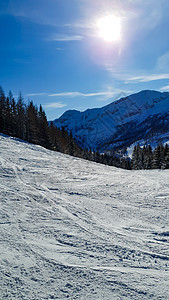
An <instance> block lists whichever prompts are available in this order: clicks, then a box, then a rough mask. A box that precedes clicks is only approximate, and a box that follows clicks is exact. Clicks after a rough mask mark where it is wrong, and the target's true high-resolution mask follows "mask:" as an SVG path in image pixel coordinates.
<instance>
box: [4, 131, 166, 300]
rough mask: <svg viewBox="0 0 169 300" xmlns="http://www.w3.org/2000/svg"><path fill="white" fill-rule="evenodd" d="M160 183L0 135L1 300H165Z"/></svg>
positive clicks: (159, 176)
mask: <svg viewBox="0 0 169 300" xmlns="http://www.w3.org/2000/svg"><path fill="white" fill-rule="evenodd" d="M168 177H169V170H165V171H159V170H150V171H127V170H122V169H116V168H114V167H109V166H105V165H100V164H96V163H94V162H89V161H85V160H82V159H78V158H75V157H70V156H68V155H64V154H61V153H57V152H52V151H50V150H46V149H44V148H42V147H40V146H37V145H31V144H28V143H26V142H23V141H19V140H17V139H14V138H10V137H7V136H4V135H0V194H1V199H0V240H1V242H0V299H18V300H19V299H24V300H30V299H34V300H35V299H36V300H42V299H43V300H47V299H48V300H49V299H59V300H64V299H72V300H74V299H81V300H103V299H104V300H112V299H113V300H118V299H122V300H129V299H130V300H136V299H137V300H143V299H144V300H148V299H151V300H157V299H159V300H160V299H165V300H167V299H169V290H168V282H169V252H168V244H169V214H168V203H169V185H168ZM131 191H132V193H131Z"/></svg>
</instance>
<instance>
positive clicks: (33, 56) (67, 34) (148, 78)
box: [0, 0, 169, 120]
mask: <svg viewBox="0 0 169 300" xmlns="http://www.w3.org/2000/svg"><path fill="white" fill-rule="evenodd" d="M107 15H116V16H118V17H119V18H120V22H121V37H120V39H119V40H117V41H113V42H107V41H105V40H104V39H103V38H101V37H100V36H99V32H98V27H97V21H98V20H99V19H100V18H102V17H104V16H107ZM168 28H169V1H168V0H158V1H157V0H1V1H0V36H1V41H0V43H1V45H0V85H1V86H2V87H3V89H4V90H5V93H6V94H7V93H8V91H9V90H12V92H13V94H14V96H16V97H17V95H18V93H19V91H21V92H22V94H23V96H24V99H25V101H28V100H29V99H31V100H33V101H34V103H35V104H37V105H39V104H40V103H41V104H42V105H43V107H44V109H45V111H46V114H47V117H48V119H49V120H52V119H55V118H57V117H59V116H60V115H61V114H62V113H63V112H64V111H66V110H68V109H78V110H85V109H87V108H93V107H101V106H104V105H106V104H108V103H110V102H112V101H114V100H117V99H119V98H120V97H121V96H124V95H129V94H131V93H133V92H137V91H140V90H143V89H155V90H160V91H169V34H168Z"/></svg>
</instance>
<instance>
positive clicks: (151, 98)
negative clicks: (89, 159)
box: [54, 90, 169, 151]
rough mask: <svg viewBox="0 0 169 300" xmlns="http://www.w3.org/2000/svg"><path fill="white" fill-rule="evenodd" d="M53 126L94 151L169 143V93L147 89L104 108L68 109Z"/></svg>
mask: <svg viewBox="0 0 169 300" xmlns="http://www.w3.org/2000/svg"><path fill="white" fill-rule="evenodd" d="M54 124H55V125H56V126H58V127H61V126H64V127H65V128H66V129H67V130H68V131H70V130H71V131H72V133H73V136H74V137H75V139H76V140H77V141H78V142H79V143H80V144H81V145H82V146H85V147H88V148H91V149H99V150H101V151H106V150H110V149H122V148H127V147H129V146H130V145H131V144H133V143H135V142H137V141H139V140H144V141H145V142H146V141H147V142H149V143H151V142H152V141H153V143H154V144H155V145H157V144H158V143H159V142H160V141H162V142H165V141H168V140H169V93H167V92H165V93H161V92H157V91H149V90H146V91H141V92H139V93H137V94H133V95H131V96H128V97H125V98H122V99H120V100H118V101H115V102H112V103H111V104H109V105H106V106H104V107H102V108H96V109H88V110H86V111H84V112H80V111H76V110H69V111H67V112H65V113H64V114H63V115H62V116H61V117H60V118H59V119H56V120H54Z"/></svg>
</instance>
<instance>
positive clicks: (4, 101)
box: [0, 87, 169, 170]
mask: <svg viewBox="0 0 169 300" xmlns="http://www.w3.org/2000/svg"><path fill="white" fill-rule="evenodd" d="M0 132H1V133H4V134H6V135H10V136H13V137H17V138H20V139H22V140H25V141H27V142H29V143H33V144H37V145H41V146H42V147H45V148H47V149H50V150H53V151H59V152H62V153H65V154H69V155H72V156H76V157H79V158H84V159H87V160H90V161H95V162H98V163H102V164H106V165H110V166H115V167H119V168H123V169H135V170H139V169H168V168H169V147H168V145H167V144H166V145H165V147H164V146H163V145H158V146H157V147H156V148H155V149H154V151H153V150H152V148H151V146H150V145H147V146H144V147H143V148H141V147H140V145H139V144H138V145H136V146H135V147H134V150H133V154H132V159H130V158H129V157H127V156H119V155H118V154H114V155H111V156H110V155H106V154H100V153H99V151H95V150H92V149H90V150H89V149H83V148H82V147H80V146H79V145H78V144H77V142H76V141H75V139H74V138H73V136H72V133H71V132H68V131H66V130H65V128H64V127H62V128H57V127H56V126H54V124H53V122H50V123H49V122H48V121H47V117H46V114H45V111H44V110H43V108H42V106H41V105H40V106H39V107H37V106H36V105H34V103H33V101H31V100H30V101H29V103H28V104H27V105H26V104H25V102H24V99H23V97H22V94H21V93H19V96H18V99H17V101H16V100H15V99H14V97H13V94H12V92H11V91H9V94H8V96H5V93H4V91H3V89H2V88H1V87H0Z"/></svg>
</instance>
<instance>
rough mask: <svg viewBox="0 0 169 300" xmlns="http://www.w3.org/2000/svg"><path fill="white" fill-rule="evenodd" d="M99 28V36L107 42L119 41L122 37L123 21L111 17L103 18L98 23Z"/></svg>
mask: <svg viewBox="0 0 169 300" xmlns="http://www.w3.org/2000/svg"><path fill="white" fill-rule="evenodd" d="M97 27H98V28H99V36H100V37H102V38H103V39H104V40H105V41H106V42H112V41H117V40H119V39H120V36H121V20H120V18H118V17H116V16H113V15H109V16H106V17H102V18H101V19H99V20H98V22H97Z"/></svg>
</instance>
